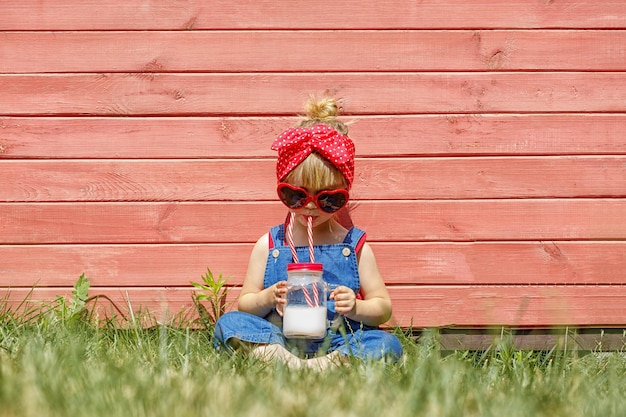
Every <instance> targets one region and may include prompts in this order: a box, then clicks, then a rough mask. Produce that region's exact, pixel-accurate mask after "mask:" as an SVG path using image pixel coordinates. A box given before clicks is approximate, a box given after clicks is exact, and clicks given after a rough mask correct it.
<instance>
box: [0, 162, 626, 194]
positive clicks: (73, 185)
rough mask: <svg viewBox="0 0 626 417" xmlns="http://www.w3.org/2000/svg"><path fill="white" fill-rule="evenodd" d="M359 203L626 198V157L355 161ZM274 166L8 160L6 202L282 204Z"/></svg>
mask: <svg viewBox="0 0 626 417" xmlns="http://www.w3.org/2000/svg"><path fill="white" fill-rule="evenodd" d="M355 163H356V166H357V168H358V171H359V176H358V179H357V180H356V181H355V183H354V186H353V189H352V198H353V199H354V200H357V201H358V200H361V199H367V200H390V199H396V200H425V199H442V200H443V199H486V198H544V197H556V198H566V197H607V196H611V197H614V198H624V197H626V157H622V156H620V157H561V156H557V157H518V158H493V157H490V158H467V157H466V158H376V159H363V160H359V159H357V160H356V162H355ZM274 169H275V162H274V161H273V160H265V161H260V160H254V159H251V160H244V159H237V160H203V161H199V160H175V159H168V160H141V161H137V160H120V159H116V160H107V161H102V160H100V161H74V160H70V161H65V160H54V161H27V162H22V161H5V163H3V164H2V165H0V178H3V180H4V182H5V183H4V186H3V187H2V189H0V200H2V201H7V202H9V201H16V202H22V201H32V202H37V201H40V202H44V201H48V202H51V201H250V200H270V201H271V200H277V197H276V190H275V184H274V183H275V174H274Z"/></svg>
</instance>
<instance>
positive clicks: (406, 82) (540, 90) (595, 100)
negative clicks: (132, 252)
mask: <svg viewBox="0 0 626 417" xmlns="http://www.w3.org/2000/svg"><path fill="white" fill-rule="evenodd" d="M623 79H624V77H623V74H621V73H616V72H552V73H550V72H494V73H445V74H442V73H362V72H359V73H290V74H275V73H257V74H231V73H228V74H204V73H199V74H188V73H185V74H182V73H177V74H161V73H159V74H112V73H102V74H64V75H42V74H33V75H3V76H1V77H0V91H3V94H2V96H0V114H5V115H14V116H18V115H24V116H28V115H46V116H54V115H60V116H63V115H66V116H67V115H81V114H82V115H108V116H115V115H153V116H156V115H188V116H193V115H196V116H197V115H270V114H271V115H285V114H297V113H299V112H300V111H301V108H302V100H303V98H304V97H307V95H308V94H310V93H312V92H313V93H324V92H327V93H329V94H332V95H334V96H336V97H338V98H342V99H343V108H344V111H345V113H346V115H347V116H350V115H359V114H414V113H492V112H505V113H516V112H517V113H518V112H540V113H544V112H624V111H626V83H623ZM244 91H245V94H243V92H244ZM235 92H241V94H234V93H235Z"/></svg>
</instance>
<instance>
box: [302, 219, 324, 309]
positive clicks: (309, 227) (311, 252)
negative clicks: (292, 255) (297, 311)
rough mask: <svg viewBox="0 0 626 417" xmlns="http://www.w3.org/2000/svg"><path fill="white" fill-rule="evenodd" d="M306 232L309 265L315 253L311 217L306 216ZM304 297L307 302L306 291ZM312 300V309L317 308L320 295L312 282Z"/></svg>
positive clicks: (313, 261) (313, 260)
mask: <svg viewBox="0 0 626 417" xmlns="http://www.w3.org/2000/svg"><path fill="white" fill-rule="evenodd" d="M306 231H307V235H308V238H309V257H310V259H311V263H315V251H314V250H313V217H312V216H307V218H306ZM305 296H307V302H309V300H308V298H309V297H308V291H307V292H305ZM313 298H314V303H313V305H312V307H313V306H314V307H317V306H319V305H320V295H319V290H318V289H317V284H316V283H315V282H313ZM309 305H311V303H309Z"/></svg>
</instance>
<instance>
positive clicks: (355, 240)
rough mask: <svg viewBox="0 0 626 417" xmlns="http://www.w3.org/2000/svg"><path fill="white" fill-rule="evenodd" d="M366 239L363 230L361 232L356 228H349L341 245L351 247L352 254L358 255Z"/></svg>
mask: <svg viewBox="0 0 626 417" xmlns="http://www.w3.org/2000/svg"><path fill="white" fill-rule="evenodd" d="M366 238H367V234H366V233H365V230H361V229H359V228H357V227H351V228H350V230H348V234H346V237H345V239H344V240H343V243H345V244H347V245H350V246H352V247H353V248H354V252H355V253H359V252H360V251H361V248H362V247H363V245H364V244H365V240H366Z"/></svg>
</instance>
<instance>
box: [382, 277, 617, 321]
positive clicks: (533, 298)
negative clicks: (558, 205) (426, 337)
mask: <svg viewBox="0 0 626 417" xmlns="http://www.w3.org/2000/svg"><path fill="white" fill-rule="evenodd" d="M390 293H391V294H392V297H393V303H394V304H393V305H394V314H393V318H394V322H396V323H398V324H400V325H402V326H407V325H409V324H411V322H412V324H413V326H414V327H442V326H443V327H454V326H456V327H474V326H476V327H484V326H498V325H508V326H534V327H552V326H603V325H607V326H618V327H622V326H624V325H625V324H626V307H624V300H625V299H626V285H617V286H604V285H592V286H532V285H528V286H509V287H500V286H470V287H444V286H437V287H423V288H419V287H418V288H392V289H390Z"/></svg>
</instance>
